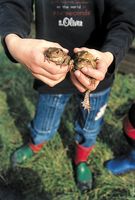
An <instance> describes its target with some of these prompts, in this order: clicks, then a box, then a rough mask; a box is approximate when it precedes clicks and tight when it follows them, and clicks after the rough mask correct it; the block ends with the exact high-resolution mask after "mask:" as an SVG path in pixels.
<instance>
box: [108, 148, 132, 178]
mask: <svg viewBox="0 0 135 200" xmlns="http://www.w3.org/2000/svg"><path fill="white" fill-rule="evenodd" d="M105 167H106V168H107V170H108V171H110V172H111V173H112V174H114V175H122V174H125V173H127V172H130V171H134V170H135V150H132V151H130V152H129V153H128V154H126V155H123V156H121V157H119V158H116V159H112V160H109V161H107V162H106V163H105Z"/></svg>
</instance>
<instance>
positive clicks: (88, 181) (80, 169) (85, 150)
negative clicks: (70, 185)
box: [74, 144, 93, 191]
mask: <svg viewBox="0 0 135 200" xmlns="http://www.w3.org/2000/svg"><path fill="white" fill-rule="evenodd" d="M92 149H93V147H84V146H82V145H80V144H77V147H76V155H75V161H74V162H75V173H76V183H77V187H78V188H79V189H80V190H81V191H86V190H90V189H91V188H92V173H91V170H90V169H89V167H88V165H87V163H86V162H87V159H88V156H89V155H90V152H91V150H92Z"/></svg>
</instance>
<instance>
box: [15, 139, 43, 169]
mask: <svg viewBox="0 0 135 200" xmlns="http://www.w3.org/2000/svg"><path fill="white" fill-rule="evenodd" d="M43 145H44V144H38V145H35V144H33V143H32V142H29V143H28V144H26V145H24V146H21V147H20V148H19V149H17V150H15V152H14V153H13V155H12V156H11V163H12V166H17V165H18V164H22V163H24V162H25V161H27V160H29V159H30V158H32V157H33V156H34V155H35V154H36V153H38V152H39V151H40V150H41V149H42V147H43Z"/></svg>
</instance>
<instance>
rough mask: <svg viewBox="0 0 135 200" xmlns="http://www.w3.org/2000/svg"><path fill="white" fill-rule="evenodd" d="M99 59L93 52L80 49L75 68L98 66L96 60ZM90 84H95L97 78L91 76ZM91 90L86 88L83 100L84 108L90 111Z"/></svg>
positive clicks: (75, 60)
mask: <svg viewBox="0 0 135 200" xmlns="http://www.w3.org/2000/svg"><path fill="white" fill-rule="evenodd" d="M97 60H98V59H97V58H96V59H95V58H94V57H93V55H92V54H91V53H89V52H88V51H80V52H77V53H76V54H75V59H74V68H73V70H77V69H82V68H83V67H92V68H96V61H97ZM89 80H90V84H93V85H95V79H94V78H91V77H89ZM90 92H91V91H90V90H89V89H88V90H86V92H85V96H84V100H83V102H82V106H83V107H84V109H87V110H88V112H89V111H90V100H89V95H90Z"/></svg>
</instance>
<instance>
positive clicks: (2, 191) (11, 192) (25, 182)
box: [0, 168, 52, 200]
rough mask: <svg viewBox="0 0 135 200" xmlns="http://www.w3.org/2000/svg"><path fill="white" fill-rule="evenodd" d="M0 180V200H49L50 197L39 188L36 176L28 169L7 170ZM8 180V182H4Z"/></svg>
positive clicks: (39, 183) (40, 184) (39, 182)
mask: <svg viewBox="0 0 135 200" xmlns="http://www.w3.org/2000/svg"><path fill="white" fill-rule="evenodd" d="M2 176H3V177H4V179H3V180H4V181H3V180H1V179H0V199H3V200H33V198H34V200H42V199H46V200H50V199H52V196H51V195H50V194H49V193H48V192H46V191H45V190H44V189H43V188H41V186H42V185H43V184H42V183H41V179H40V178H39V176H38V174H37V173H36V172H35V171H33V170H32V169H29V168H15V169H9V170H8V171H7V172H6V173H4V175H2ZM6 179H8V180H6Z"/></svg>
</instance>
